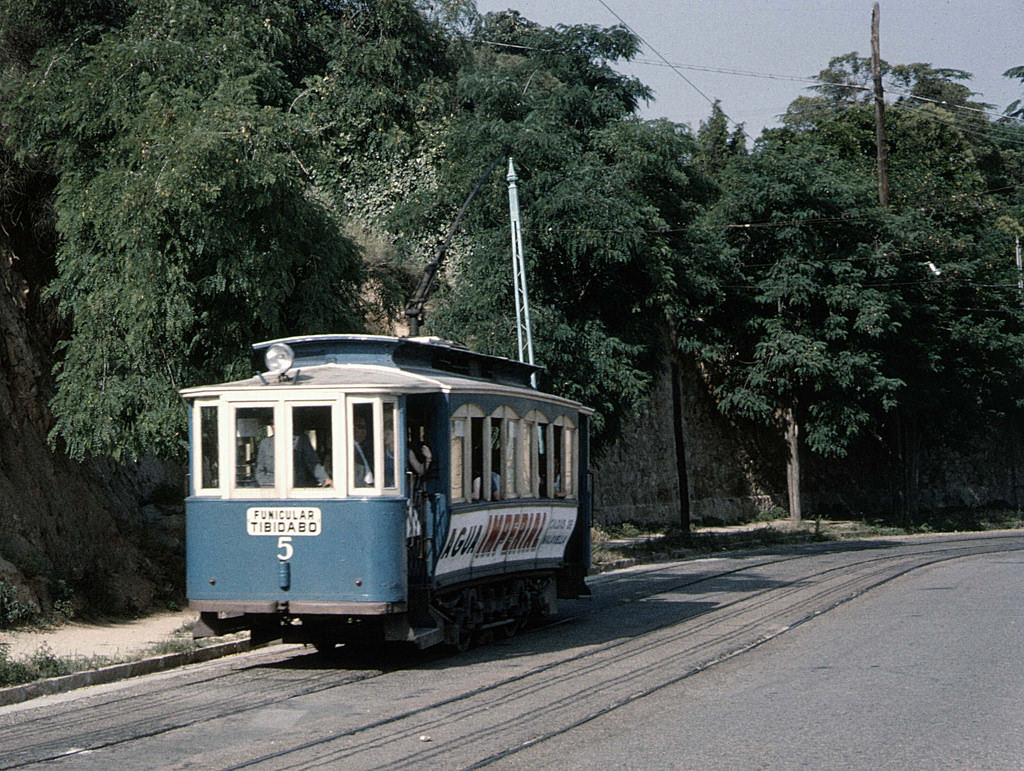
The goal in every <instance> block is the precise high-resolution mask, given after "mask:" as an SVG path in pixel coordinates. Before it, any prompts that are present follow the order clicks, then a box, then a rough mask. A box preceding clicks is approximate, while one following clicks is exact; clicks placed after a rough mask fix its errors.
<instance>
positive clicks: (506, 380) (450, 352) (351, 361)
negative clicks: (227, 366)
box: [181, 335, 589, 411]
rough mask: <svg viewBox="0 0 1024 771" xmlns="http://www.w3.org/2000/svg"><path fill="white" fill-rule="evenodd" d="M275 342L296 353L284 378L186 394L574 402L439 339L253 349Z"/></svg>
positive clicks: (530, 369) (518, 370)
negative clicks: (473, 394) (327, 392)
mask: <svg viewBox="0 0 1024 771" xmlns="http://www.w3.org/2000/svg"><path fill="white" fill-rule="evenodd" d="M277 343H284V344H286V345H288V346H289V347H290V348H291V349H292V351H293V352H294V355H295V360H294V362H293V364H292V366H291V368H289V369H288V370H287V372H285V373H284V374H282V375H277V374H269V373H266V372H264V373H260V374H256V375H253V377H251V378H246V379H245V380H239V381H234V382H230V383H219V384H215V385H206V386H196V387H194V388H186V389H183V390H182V391H181V393H182V395H183V396H184V397H186V398H194V397H197V396H203V395H208V394H211V393H213V392H224V391H240V390H244V389H250V388H261V389H262V388H282V389H289V388H292V387H303V388H311V387H312V388H316V387H342V388H345V389H346V390H349V391H367V392H369V391H380V390H387V391H399V392H412V393H415V392H428V391H443V392H466V391H477V392H492V393H518V395H520V396H526V397H530V398H539V399H543V400H545V401H553V402H562V403H565V404H574V405H575V404H576V403H575V402H572V401H571V400H569V399H563V398H562V397H558V396H554V395H552V394H546V393H543V392H540V391H537V390H535V389H534V388H533V387H532V386H531V385H530V376H531V375H532V374H533V373H535V372H538V371H541V370H542V369H543V368H542V367H538V366H535V365H532V364H526V363H523V362H519V361H513V360H512V359H506V358H503V357H501V356H490V355H487V354H481V353H477V352H475V351H471V350H470V349H468V348H466V347H464V346H461V345H458V344H456V343H452V342H450V341H446V340H442V339H440V338H436V337H386V336H381V335H308V336H301V337H287V338H281V339H278V340H267V341H265V342H261V343H256V344H254V345H253V349H254V350H256V351H262V350H266V349H269V348H270V347H271V346H273V345H275V344H277ZM576 406H579V405H576ZM581 409H583V410H584V411H589V410H586V408H581Z"/></svg>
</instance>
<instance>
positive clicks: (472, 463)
mask: <svg viewBox="0 0 1024 771" xmlns="http://www.w3.org/2000/svg"><path fill="white" fill-rule="evenodd" d="M469 431H470V436H469V447H470V450H469V476H470V478H471V479H472V480H473V490H472V493H471V495H470V498H471V499H472V500H474V501H479V500H480V497H481V495H485V494H486V492H487V489H488V488H487V487H484V484H483V478H484V419H483V418H470V419H469Z"/></svg>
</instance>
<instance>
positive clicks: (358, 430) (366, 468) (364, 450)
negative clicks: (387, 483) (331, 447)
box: [350, 403, 376, 487]
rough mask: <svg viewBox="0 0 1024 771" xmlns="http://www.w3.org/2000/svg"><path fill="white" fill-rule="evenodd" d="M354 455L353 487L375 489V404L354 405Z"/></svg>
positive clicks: (352, 460) (351, 467) (351, 469)
mask: <svg viewBox="0 0 1024 771" xmlns="http://www.w3.org/2000/svg"><path fill="white" fill-rule="evenodd" d="M351 414H352V453H351V461H350V472H351V477H352V486H353V487H373V483H374V479H375V472H376V466H375V464H374V435H373V404H371V403H356V404H353V405H352V413H351Z"/></svg>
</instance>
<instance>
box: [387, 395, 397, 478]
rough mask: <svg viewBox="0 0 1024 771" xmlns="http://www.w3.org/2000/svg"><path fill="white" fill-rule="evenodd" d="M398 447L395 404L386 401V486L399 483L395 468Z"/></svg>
mask: <svg viewBox="0 0 1024 771" xmlns="http://www.w3.org/2000/svg"><path fill="white" fill-rule="evenodd" d="M397 453H398V449H397V447H396V446H395V406H394V404H392V403H391V402H384V486H385V487H395V486H396V484H397V476H398V475H397V473H396V469H395V456H396V455H397Z"/></svg>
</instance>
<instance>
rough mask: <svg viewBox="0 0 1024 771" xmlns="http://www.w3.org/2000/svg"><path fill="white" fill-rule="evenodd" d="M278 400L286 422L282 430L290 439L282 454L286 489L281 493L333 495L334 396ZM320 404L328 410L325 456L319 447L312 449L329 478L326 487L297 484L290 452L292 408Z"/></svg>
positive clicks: (292, 422) (335, 403) (292, 425)
mask: <svg viewBox="0 0 1024 771" xmlns="http://www.w3.org/2000/svg"><path fill="white" fill-rule="evenodd" d="M282 401H283V407H284V415H285V422H286V425H285V426H284V430H285V432H286V436H287V437H290V439H291V440H290V441H288V443H287V444H288V451H287V452H286V454H285V456H284V457H285V463H284V469H283V471H284V475H285V479H286V480H287V489H286V495H285V497H287V498H326V497H336V496H337V494H338V493H337V491H336V490H335V489H334V486H335V484H336V481H335V480H337V475H336V474H335V469H334V466H335V455H336V445H337V441H336V439H335V437H337V436H338V433H337V426H336V424H337V421H336V419H335V416H336V414H337V412H338V403H337V398H336V397H335V398H330V399H284V400H282ZM321 408H322V409H327V410H329V411H330V414H329V416H328V420H327V426H328V428H329V432H330V434H329V437H328V438H329V441H330V446H329V456H325V455H323V454H322V453H321V451H320V450H319V448H316V447H314V450H316V452H317V455H318V456H319V459H320V463H321V464H322V466H323V469H324V471H325V473H326V474H327V477H328V478H329V479H330V480H331V485H330V486H328V487H324V486H321V485H315V486H305V485H302V486H300V485H298V484H296V481H297V480H296V472H297V470H296V468H295V452H294V450H295V444H294V442H295V436H296V434H295V428H296V421H295V411H296V410H305V409H321ZM278 470H279V471H280V470H281V469H280V468H278Z"/></svg>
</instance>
